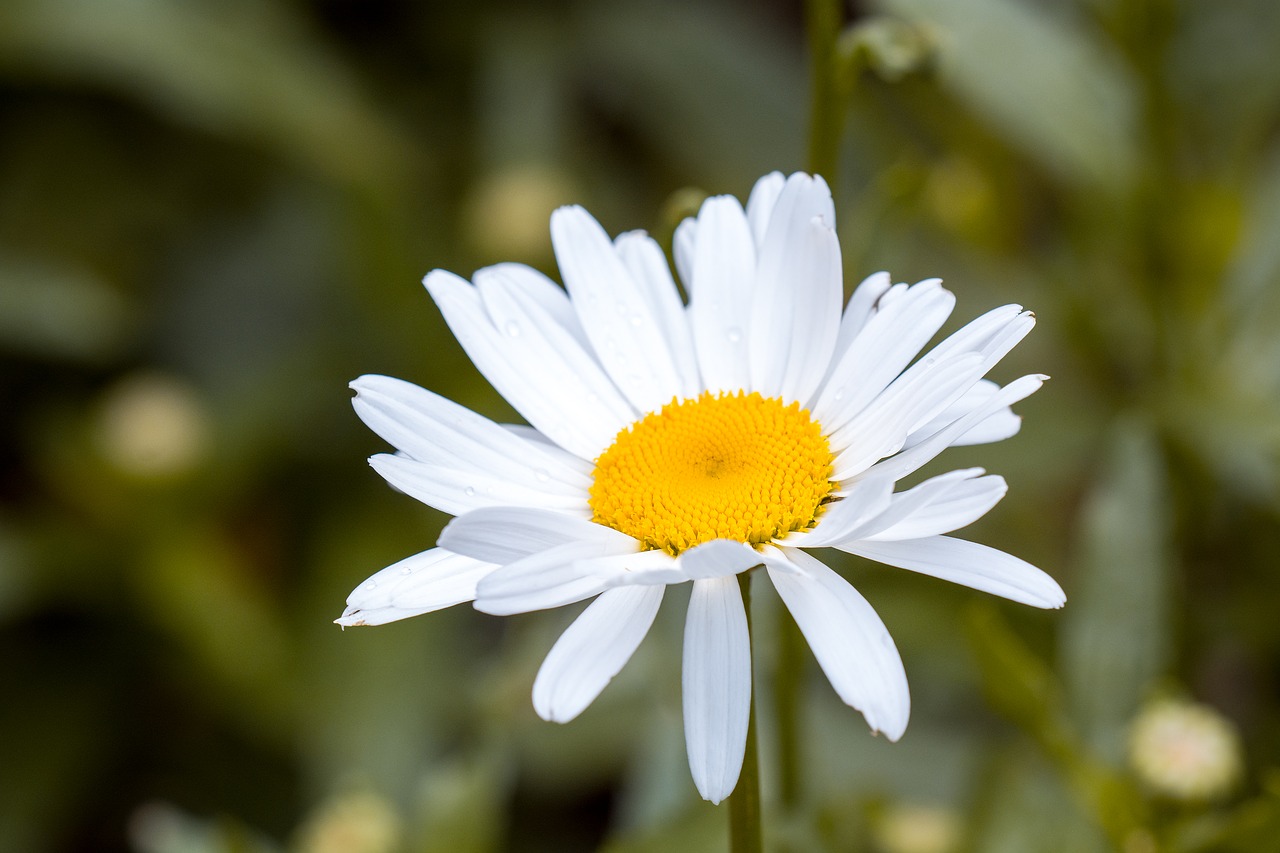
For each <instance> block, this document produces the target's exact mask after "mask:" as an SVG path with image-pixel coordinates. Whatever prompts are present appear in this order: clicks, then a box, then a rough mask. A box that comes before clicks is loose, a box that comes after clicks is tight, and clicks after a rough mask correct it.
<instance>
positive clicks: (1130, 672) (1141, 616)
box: [1061, 420, 1173, 764]
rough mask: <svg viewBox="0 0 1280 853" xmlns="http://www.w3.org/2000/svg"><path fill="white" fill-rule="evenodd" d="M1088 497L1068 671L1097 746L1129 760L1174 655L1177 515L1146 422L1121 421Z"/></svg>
mask: <svg viewBox="0 0 1280 853" xmlns="http://www.w3.org/2000/svg"><path fill="white" fill-rule="evenodd" d="M1107 443H1108V449H1107V452H1106V455H1105V458H1104V460H1103V463H1102V466H1101V468H1100V470H1101V472H1102V474H1101V480H1100V482H1098V483H1097V484H1096V485H1095V486H1094V488H1093V490H1092V491H1091V492H1090V493H1089V494H1088V495H1087V496H1086V498H1085V502H1084V507H1083V509H1082V511H1081V522H1080V525H1081V529H1080V532H1079V538H1078V542H1077V546H1076V549H1075V551H1076V553H1077V554H1078V555H1079V558H1078V565H1077V567H1076V572H1075V574H1074V577H1075V579H1076V583H1075V589H1074V591H1073V594H1072V596H1071V602H1070V606H1069V607H1067V608H1066V609H1065V610H1064V611H1063V614H1062V623H1061V626H1062V669H1063V679H1064V681H1065V683H1066V687H1067V693H1068V695H1069V696H1070V697H1071V710H1072V713H1073V716H1074V718H1075V720H1076V722H1077V723H1078V724H1079V726H1080V728H1081V730H1082V731H1083V732H1084V734H1085V737H1086V738H1087V739H1088V740H1089V742H1090V743H1091V745H1092V747H1093V748H1094V749H1095V750H1096V751H1098V752H1099V754H1101V755H1102V756H1104V757H1105V758H1106V759H1107V760H1108V761H1110V762H1111V763H1113V764H1119V763H1120V761H1121V759H1122V758H1123V751H1124V734H1125V727H1126V726H1127V725H1128V722H1129V720H1130V718H1131V717H1132V716H1133V714H1134V712H1135V711H1136V710H1137V708H1138V705H1139V703H1140V701H1141V699H1142V698H1143V696H1144V694H1145V693H1147V691H1149V689H1150V687H1151V684H1152V682H1153V681H1154V680H1155V679H1157V678H1158V677H1159V676H1160V675H1161V674H1162V673H1163V672H1164V671H1165V668H1166V667H1167V665H1168V663H1169V658H1170V642H1171V640H1170V636H1169V633H1170V626H1169V619H1170V616H1169V611H1170V586H1171V584H1172V583H1173V577H1172V574H1173V573H1172V570H1171V566H1170V562H1171V556H1170V542H1169V537H1170V519H1169V506H1168V494H1169V486H1168V483H1167V482H1166V474H1165V470H1164V460H1163V458H1162V456H1161V451H1160V447H1159V445H1158V443H1157V440H1156V437H1155V435H1154V434H1153V433H1152V431H1151V430H1150V428H1149V427H1148V426H1147V425H1146V424H1145V423H1143V422H1141V421H1137V420H1126V421H1121V422H1120V423H1118V424H1116V426H1115V427H1114V428H1113V429H1112V432H1111V435H1110V438H1109V440H1108V442H1107Z"/></svg>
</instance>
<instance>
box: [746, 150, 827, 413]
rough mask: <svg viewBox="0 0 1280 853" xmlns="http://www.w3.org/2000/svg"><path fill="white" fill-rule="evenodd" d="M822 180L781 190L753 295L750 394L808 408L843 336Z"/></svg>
mask: <svg viewBox="0 0 1280 853" xmlns="http://www.w3.org/2000/svg"><path fill="white" fill-rule="evenodd" d="M834 226H835V210H834V207H833V205H832V202H831V193H830V191H829V190H827V185H826V183H825V182H824V181H823V180H822V178H810V177H809V176H808V175H805V174H802V173H797V174H795V175H792V176H791V177H790V178H789V179H788V180H787V182H786V185H785V186H784V187H783V188H782V191H781V193H780V194H779V196H778V200H777V203H776V205H775V206H774V209H773V215H772V216H771V217H770V220H769V225H768V229H767V230H766V232H765V236H764V240H763V241H762V242H761V244H760V246H759V259H758V262H757V266H756V283H755V289H754V291H753V294H752V309H751V316H750V323H751V327H750V328H751V343H750V358H751V387H752V390H755V391H759V392H760V393H762V394H764V395H765V396H766V397H777V396H781V397H782V398H783V402H787V403H790V402H793V401H797V400H798V401H799V402H800V403H801V404H802V405H803V404H807V403H808V401H809V396H810V395H811V394H812V392H813V391H814V389H815V388H816V387H817V385H818V383H820V382H821V381H822V378H823V377H824V376H825V375H826V373H827V368H828V366H829V365H830V361H831V353H832V351H833V350H834V348H835V342H836V335H837V333H838V332H839V329H840V300H841V297H842V291H841V269H840V244H839V241H838V240H837V239H836V236H835V230H834Z"/></svg>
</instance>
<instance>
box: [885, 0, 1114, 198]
mask: <svg viewBox="0 0 1280 853" xmlns="http://www.w3.org/2000/svg"><path fill="white" fill-rule="evenodd" d="M880 5H881V6H882V7H884V8H885V9H887V10H889V11H892V12H894V13H896V14H899V15H902V16H904V17H906V18H908V19H909V20H920V21H923V22H924V23H925V24H926V25H927V28H928V29H930V30H932V31H933V37H934V41H935V42H936V43H937V45H938V72H939V76H940V77H941V79H942V82H943V83H944V84H945V85H947V86H950V87H952V88H953V89H955V90H956V93H957V94H958V95H959V96H960V97H961V98H964V99H965V100H967V101H968V102H969V103H970V104H971V105H972V106H973V108H974V109H975V110H977V111H978V112H980V113H982V114H983V115H985V116H986V118H987V119H988V120H989V121H990V122H991V124H992V125H993V126H994V127H995V128H996V129H997V130H998V131H1000V132H1001V133H1003V135H1004V136H1006V137H1007V138H1008V139H1009V141H1010V142H1012V143H1013V144H1015V145H1017V146H1020V147H1021V148H1022V149H1023V150H1024V151H1025V152H1026V153H1027V154H1028V155H1029V156H1030V157H1031V158H1033V159H1035V160H1037V161H1039V162H1040V163H1041V164H1042V165H1043V166H1045V167H1046V168H1048V169H1049V170H1050V171H1052V172H1054V173H1056V174H1057V175H1058V176H1059V177H1060V178H1062V179H1064V180H1066V181H1067V182H1068V183H1070V184H1083V185H1085V186H1086V187H1088V188H1092V189H1095V190H1096V189H1100V188H1109V189H1116V188H1123V187H1126V186H1129V185H1130V184H1131V183H1132V181H1133V179H1134V176H1135V171H1136V169H1137V166H1138V163H1139V152H1138V139H1137V129H1136V128H1137V118H1138V98H1137V88H1136V84H1135V82H1134V81H1133V79H1132V78H1131V76H1130V74H1129V72H1128V70H1127V69H1126V68H1125V67H1124V66H1123V65H1122V64H1121V63H1120V61H1119V60H1118V58H1117V57H1116V56H1114V55H1113V54H1111V53H1110V52H1108V51H1107V50H1106V49H1105V47H1104V46H1103V45H1102V44H1099V43H1098V42H1096V41H1095V40H1093V39H1092V38H1091V37H1090V35H1089V33H1088V32H1087V31H1086V30H1085V29H1084V28H1083V27H1080V26H1077V25H1076V24H1074V23H1072V22H1070V21H1069V20H1066V19H1065V18H1063V17H1061V16H1054V15H1052V14H1050V13H1049V12H1047V11H1046V10H1045V7H1044V5H1043V4H1033V3H1028V2H1017V0H880Z"/></svg>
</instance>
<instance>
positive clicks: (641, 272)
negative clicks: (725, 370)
mask: <svg viewBox="0 0 1280 853" xmlns="http://www.w3.org/2000/svg"><path fill="white" fill-rule="evenodd" d="M614 242H615V245H616V246H617V249H618V257H619V258H621V259H622V262H623V263H624V264H626V266H627V269H629V270H630V271H631V276H632V278H634V279H635V281H636V284H638V285H640V288H641V290H642V292H643V293H644V296H645V299H647V300H648V302H649V307H650V309H651V310H652V311H653V315H654V316H655V317H657V318H658V328H659V331H660V332H661V334H662V335H663V337H665V338H666V341H667V347H668V349H669V350H670V352H671V357H672V359H673V360H674V362H675V366H676V370H677V371H678V372H679V374H680V381H681V386H680V396H682V397H696V396H698V393H699V392H700V391H701V390H702V383H701V380H699V378H698V356H697V353H696V352H695V351H694V348H693V331H692V330H691V329H690V328H689V316H688V314H687V313H686V311H685V307H684V303H683V302H681V301H680V292H679V291H678V290H677V289H676V284H675V282H674V281H673V280H672V278H671V269H670V268H669V267H668V266H667V256H666V255H664V254H663V253H662V247H661V246H659V245H658V244H657V242H655V241H654V239H653V238H652V237H650V236H649V235H648V234H645V233H644V232H643V231H629V232H627V233H626V234H621V235H619V237H618V239H617V240H616V241H614Z"/></svg>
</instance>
